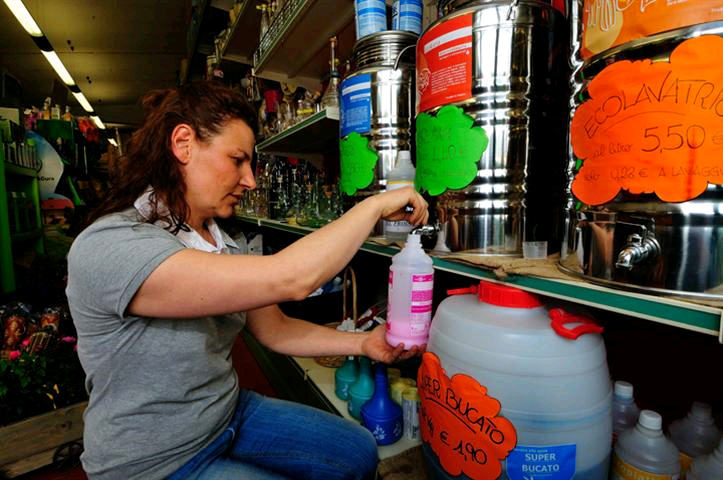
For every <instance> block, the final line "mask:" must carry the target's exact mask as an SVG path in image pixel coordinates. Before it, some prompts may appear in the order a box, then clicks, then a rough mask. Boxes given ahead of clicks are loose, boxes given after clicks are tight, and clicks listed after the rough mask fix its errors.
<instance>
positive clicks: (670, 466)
mask: <svg viewBox="0 0 723 480" xmlns="http://www.w3.org/2000/svg"><path fill="white" fill-rule="evenodd" d="M662 427H663V419H662V418H661V416H660V414H658V413H657V412H654V411H652V410H643V411H642V412H640V416H639V417H638V424H637V425H636V426H635V428H631V429H629V430H625V431H624V432H622V433H621V434H620V435H619V436H618V441H617V442H616V443H615V450H614V454H613V469H612V475H611V476H610V478H611V480H678V478H680V477H679V476H680V462H679V461H678V449H677V448H676V446H675V444H674V443H673V442H672V441H671V440H670V439H669V438H667V437H666V436H665V435H663V428H662Z"/></svg>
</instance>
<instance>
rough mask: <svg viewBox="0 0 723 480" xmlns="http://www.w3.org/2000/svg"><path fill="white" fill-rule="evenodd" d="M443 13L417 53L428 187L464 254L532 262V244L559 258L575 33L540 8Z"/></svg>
mask: <svg viewBox="0 0 723 480" xmlns="http://www.w3.org/2000/svg"><path fill="white" fill-rule="evenodd" d="M442 3H444V5H440V9H441V11H442V12H445V13H446V15H445V16H444V17H442V18H440V19H439V20H437V21H436V22H435V23H433V24H432V25H430V26H429V28H427V30H426V31H425V32H424V33H423V34H422V36H421V37H420V39H419V41H418V42H417V98H418V105H417V117H416V130H415V136H416V146H417V185H418V186H420V187H421V188H422V189H423V190H425V191H427V192H429V193H430V194H431V195H433V196H436V213H437V216H438V218H439V221H440V224H441V226H442V228H443V229H444V234H445V241H446V246H447V247H448V248H449V249H450V250H451V251H453V252H459V251H464V252H468V253H483V254H498V255H520V254H521V252H522V242H523V241H548V243H549V246H550V247H552V249H553V250H555V249H556V248H559V245H560V242H561V240H562V232H563V228H562V224H563V216H562V212H563V209H564V205H565V203H564V202H565V194H564V191H565V180H566V179H565V165H566V162H567V160H566V159H567V150H568V142H567V129H568V122H569V116H568V115H569V108H568V102H569V96H570V93H569V92H570V90H569V76H570V73H569V64H568V60H569V54H568V48H569V47H568V46H569V39H570V34H569V22H568V20H567V18H566V17H565V15H563V14H562V12H560V11H559V10H557V9H556V8H554V7H552V6H551V5H550V4H549V3H545V2H538V1H534V0H529V1H528V0H520V1H514V2H509V1H495V0H477V1H461V0H458V1H449V2H442ZM420 122H422V123H420ZM423 123H424V124H423ZM435 123H436V125H435ZM425 124H426V125H429V128H427V126H426V125H425Z"/></svg>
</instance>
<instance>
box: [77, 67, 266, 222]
mask: <svg viewBox="0 0 723 480" xmlns="http://www.w3.org/2000/svg"><path fill="white" fill-rule="evenodd" d="M142 105H143V108H144V110H145V119H144V121H143V124H142V125H141V127H140V128H139V129H138V130H136V131H135V132H134V133H133V135H132V136H131V138H130V140H129V141H128V144H127V149H126V153H125V155H123V156H122V157H121V158H120V159H119V161H118V166H117V174H116V175H115V178H114V179H113V181H112V183H111V186H110V188H109V191H108V193H107V195H106V196H105V198H104V199H103V201H102V203H101V204H100V205H99V206H98V207H97V208H96V209H95V210H94V211H93V212H91V213H90V215H89V217H88V219H87V223H88V224H90V223H92V222H93V221H95V220H97V219H98V218H100V217H101V216H103V215H106V214H109V213H113V212H118V211H121V210H125V209H127V208H129V207H131V206H132V205H133V202H135V200H136V199H137V198H138V197H139V196H140V195H141V194H142V193H143V192H144V191H145V190H146V188H147V187H148V186H149V185H150V186H151V187H153V190H154V192H155V198H154V197H153V196H152V197H151V205H152V207H153V212H154V213H153V214H152V215H151V217H150V218H148V219H147V221H148V222H149V223H153V222H155V221H156V220H159V219H162V220H164V221H165V222H166V223H167V224H168V225H169V227H168V229H169V230H171V231H173V232H177V231H178V230H179V229H182V228H184V224H185V223H186V220H187V218H188V213H189V212H188V204H187V203H186V200H185V194H186V184H185V182H184V181H183V175H182V174H181V170H180V168H179V165H178V161H177V159H176V157H175V155H174V154H173V151H172V150H171V133H172V132H173V129H174V128H175V127H176V126H177V125H179V124H181V123H185V124H188V125H190V126H191V127H192V128H193V130H194V131H195V133H196V136H197V137H198V139H199V140H200V141H206V140H208V139H209V138H211V137H213V136H214V135H216V134H218V133H219V132H220V130H221V129H222V128H223V126H224V125H225V124H226V123H227V122H228V121H229V120H232V119H240V120H243V121H244V122H245V123H246V124H247V125H248V126H249V127H250V128H251V130H252V131H253V132H254V135H256V130H257V128H256V127H257V122H256V112H255V110H254V109H253V107H251V105H250V104H249V103H248V102H247V101H246V99H245V97H244V96H243V95H242V94H241V93H239V92H237V91H235V90H233V89H231V88H229V87H226V86H225V85H223V84H222V83H221V82H218V81H200V82H191V83H188V84H186V85H182V86H180V87H177V88H169V89H163V90H154V91H151V92H149V93H148V94H146V95H145V96H144V97H143V99H142ZM158 199H162V200H163V203H164V204H165V205H166V206H167V207H168V211H169V213H168V214H162V212H161V213H160V214H159V212H158V211H157V208H156V207H157V201H158Z"/></svg>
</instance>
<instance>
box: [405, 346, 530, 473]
mask: <svg viewBox="0 0 723 480" xmlns="http://www.w3.org/2000/svg"><path fill="white" fill-rule="evenodd" d="M417 387H418V390H419V397H420V400H421V403H420V409H419V429H420V432H421V436H422V440H423V441H424V442H425V443H427V444H429V446H430V447H431V449H432V450H433V451H434V453H436V454H437V456H438V457H439V462H440V464H441V466H442V468H443V469H444V470H445V471H446V472H447V473H449V474H450V475H452V476H457V475H460V474H461V473H464V474H465V475H467V476H468V477H469V478H471V479H474V480H478V479H488V478H498V477H499V476H500V473H501V472H502V464H501V462H502V460H504V459H505V458H507V456H508V455H509V453H510V452H511V451H512V449H513V448H515V445H516V444H517V433H516V432H515V427H514V426H513V425H512V423H511V422H510V421H509V420H507V419H506V418H504V417H500V416H498V414H499V412H500V402H498V401H497V400H496V399H494V398H492V397H490V396H488V395H487V389H486V388H485V387H483V386H482V385H480V384H479V383H478V382H477V381H476V380H475V379H474V378H472V377H470V376H468V375H463V374H457V375H453V376H452V378H451V379H450V378H449V377H447V374H446V372H445V371H444V369H443V368H442V365H441V363H440V361H439V357H437V356H436V355H435V354H433V353H431V352H425V353H424V355H423V356H422V364H421V366H420V367H419V372H418V373H417Z"/></svg>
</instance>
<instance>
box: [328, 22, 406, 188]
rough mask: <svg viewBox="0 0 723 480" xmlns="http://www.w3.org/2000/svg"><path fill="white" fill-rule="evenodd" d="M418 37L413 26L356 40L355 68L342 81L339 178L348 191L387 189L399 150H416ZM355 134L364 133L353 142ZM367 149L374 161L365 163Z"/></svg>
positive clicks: (354, 50)
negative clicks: (416, 57) (414, 126)
mask: <svg viewBox="0 0 723 480" xmlns="http://www.w3.org/2000/svg"><path fill="white" fill-rule="evenodd" d="M416 41H417V35H415V34H413V33H411V32H405V31H396V30H387V31H383V32H378V33H375V34H372V35H369V36H366V37H364V38H362V39H360V40H358V41H357V42H356V43H355V44H354V49H353V52H352V55H353V58H354V64H355V67H354V71H353V72H352V73H351V74H350V75H348V76H347V77H346V78H345V79H344V80H343V81H342V82H341V86H340V97H341V108H340V114H341V118H340V139H341V140H340V143H341V148H340V151H341V181H340V183H341V188H342V191H343V192H344V193H345V194H346V195H355V196H356V197H365V196H368V195H371V194H374V193H378V192H380V191H383V190H384V189H385V188H386V179H387V174H388V173H389V171H390V170H391V169H393V168H394V164H395V161H396V158H397V152H398V151H400V150H411V141H412V133H411V129H412V119H413V118H414V96H413V94H414V48H413V47H414V44H415V42H416ZM354 135H358V136H359V137H361V138H359V137H357V138H356V140H357V141H356V142H352V140H351V138H350V137H353V136H354ZM360 141H361V142H364V143H366V145H364V144H361V145H360V143H359V142H360ZM360 149H361V152H360ZM369 152H372V153H373V155H372V154H370V153H369ZM363 154H367V155H369V156H370V158H371V162H369V163H366V164H364V165H362V164H361V162H360V157H361V156H362V155H363ZM374 155H376V159H375V158H374ZM360 170H364V171H363V172H360Z"/></svg>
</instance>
